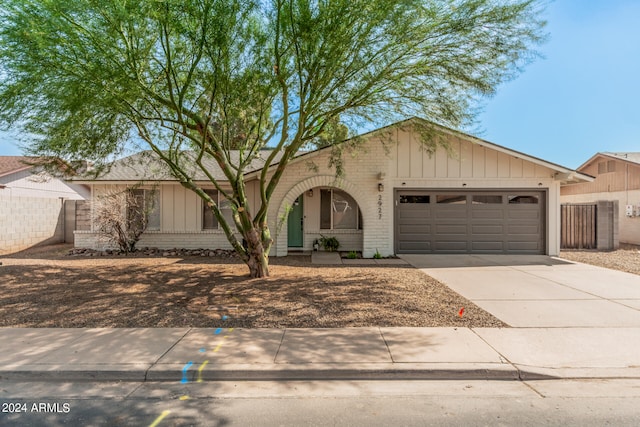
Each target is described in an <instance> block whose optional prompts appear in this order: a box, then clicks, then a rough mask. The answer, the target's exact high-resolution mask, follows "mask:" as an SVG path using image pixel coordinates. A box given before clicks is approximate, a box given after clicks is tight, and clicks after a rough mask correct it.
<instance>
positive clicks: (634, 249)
mask: <svg viewBox="0 0 640 427" xmlns="http://www.w3.org/2000/svg"><path fill="white" fill-rule="evenodd" d="M560 256H561V257H562V258H564V259H568V260H571V261H578V262H583V263H585V264H592V265H597V266H599V267H606V268H612V269H614V270H621V271H626V272H628V273H633V274H640V246H634V245H621V248H620V249H618V250H617V251H611V252H595V251H563V252H562V253H561V254H560Z"/></svg>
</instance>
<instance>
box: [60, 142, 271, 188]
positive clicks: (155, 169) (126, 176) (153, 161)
mask: <svg viewBox="0 0 640 427" xmlns="http://www.w3.org/2000/svg"><path fill="white" fill-rule="evenodd" d="M271 152H272V150H262V151H260V152H258V157H257V158H255V159H253V160H252V161H251V163H250V164H249V165H248V166H247V168H246V170H245V174H246V173H251V172H253V171H256V170H261V169H262V168H263V167H264V165H265V163H266V160H267V158H268V156H269V154H271ZM183 155H184V158H183V159H182V161H183V162H184V163H183V164H185V168H186V170H187V172H188V173H189V174H190V175H191V176H192V177H193V179H194V180H195V181H208V180H209V178H208V177H207V175H206V174H205V173H204V172H202V170H201V169H200V168H198V167H197V165H196V164H195V154H194V153H193V152H184V153H183ZM229 156H230V160H231V163H232V164H237V163H238V162H239V159H240V152H239V151H237V150H232V151H230V153H229ZM281 156H282V155H281V154H279V155H277V156H276V158H275V159H274V163H276V164H277V162H278V161H279V160H280V157H281ZM202 163H203V165H204V167H205V168H206V169H207V171H209V172H210V173H211V176H213V177H214V178H215V179H216V180H221V181H225V180H226V177H225V175H224V173H223V172H222V169H220V166H219V165H218V163H217V162H216V161H215V159H213V158H212V157H211V156H204V157H203V158H202ZM72 180H73V181H79V182H89V181H90V182H120V181H136V182H142V181H147V182H150V181H152V182H157V181H175V180H176V179H175V178H174V177H173V176H172V175H171V172H170V170H169V168H168V166H167V165H166V164H165V163H164V162H163V161H162V160H160V158H159V157H158V156H157V155H155V153H154V152H153V151H142V152H140V153H136V154H133V155H131V156H128V157H125V158H122V159H119V160H116V161H115V162H113V163H112V164H111V165H110V166H109V168H108V169H107V171H106V172H105V173H103V174H101V175H99V176H98V177H96V178H89V177H87V176H86V175H85V176H80V177H75V178H73V179H72Z"/></svg>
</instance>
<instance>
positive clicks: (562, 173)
mask: <svg viewBox="0 0 640 427" xmlns="http://www.w3.org/2000/svg"><path fill="white" fill-rule="evenodd" d="M416 122H417V123H419V124H421V125H427V126H430V127H432V128H433V129H434V130H435V131H439V132H443V133H446V134H448V135H452V136H456V137H458V138H461V139H464V140H466V141H469V142H471V143H473V144H477V145H480V146H482V147H485V148H489V149H492V150H495V151H498V152H501V153H505V154H508V155H510V156H513V157H518V158H520V159H523V160H526V161H529V162H531V163H535V164H537V165H540V166H544V167H546V168H549V169H551V170H554V171H555V172H556V180H558V181H561V182H562V183H563V184H564V183H575V182H584V181H588V182H591V181H593V180H594V177H592V176H591V175H587V174H584V173H581V172H578V171H577V170H574V169H571V168H567V167H565V166H562V165H559V164H557V163H552V162H549V161H546V160H543V159H540V158H538V157H534V156H530V155H528V154H525V153H522V152H520V151H516V150H512V149H510V148H507V147H503V146H501V145H498V144H494V143H493V142H489V141H485V140H484V139H481V138H478V137H475V136H473V135H469V134H467V133H464V132H461V131H458V130H454V129H451V128H448V127H446V126H442V125H439V124H437V123H434V122H430V121H428V120H425V119H422V118H420V117H411V118H408V119H406V120H402V121H400V122H396V123H392V124H390V125H388V126H384V127H381V128H378V129H374V130H372V131H370V132H367V133H364V134H362V135H359V136H357V138H371V137H375V136H376V134H380V133H383V132H387V131H389V130H390V129H393V128H397V127H403V126H410V125H412V124H413V123H416ZM330 149H331V147H323V148H319V149H317V150H313V151H309V152H305V153H299V155H297V156H296V158H294V159H293V160H292V162H295V161H301V160H302V159H308V158H309V157H313V156H315V155H317V154H319V153H321V152H323V150H330Z"/></svg>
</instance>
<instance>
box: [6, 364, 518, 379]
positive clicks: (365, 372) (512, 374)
mask: <svg viewBox="0 0 640 427" xmlns="http://www.w3.org/2000/svg"><path fill="white" fill-rule="evenodd" d="M383 365H384V366H380V364H341V365H337V364H300V365H287V364H283V365H268V364H265V365H260V364H253V365H235V364H228V365H216V366H215V369H210V368H211V367H210V366H209V369H203V370H198V366H197V365H194V367H193V369H191V370H188V371H186V372H183V371H182V370H181V368H182V367H183V366H182V365H180V366H178V365H174V364H167V365H153V366H147V368H146V369H145V368H142V369H132V367H131V366H129V367H118V366H109V367H108V368H107V367H105V368H103V369H96V368H95V367H91V368H89V369H82V367H77V368H76V369H65V368H63V367H60V368H59V369H57V368H52V367H50V366H48V367H45V366H43V367H37V368H33V367H29V368H27V367H25V366H23V367H21V368H17V369H13V370H10V371H9V370H6V371H2V370H0V380H4V381H7V380H8V381H25V382H29V381H60V382H64V381H104V382H118V381H123V382H134V381H135V382H174V381H175V382H203V381H305V380H308V381H313V380H316V381H317V380H328V381H338V380H344V381H358V380H360V381H374V380H407V381H409V380H469V381H471V380H503V381H505V380H509V381H515V380H519V379H520V374H519V371H518V370H517V369H516V368H514V367H513V366H511V365H499V364H494V365H493V366H492V364H466V365H467V366H464V367H463V366H460V364H448V363H445V364H437V363H434V364H410V363H409V364H393V363H391V364H383ZM138 368H140V367H138Z"/></svg>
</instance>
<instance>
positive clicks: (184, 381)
mask: <svg viewBox="0 0 640 427" xmlns="http://www.w3.org/2000/svg"><path fill="white" fill-rule="evenodd" d="M191 366H193V362H188V363H187V364H186V365H184V368H182V380H181V381H180V382H181V383H182V384H185V383H188V382H189V380H188V379H187V371H188V370H189V368H190V367H191Z"/></svg>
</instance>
